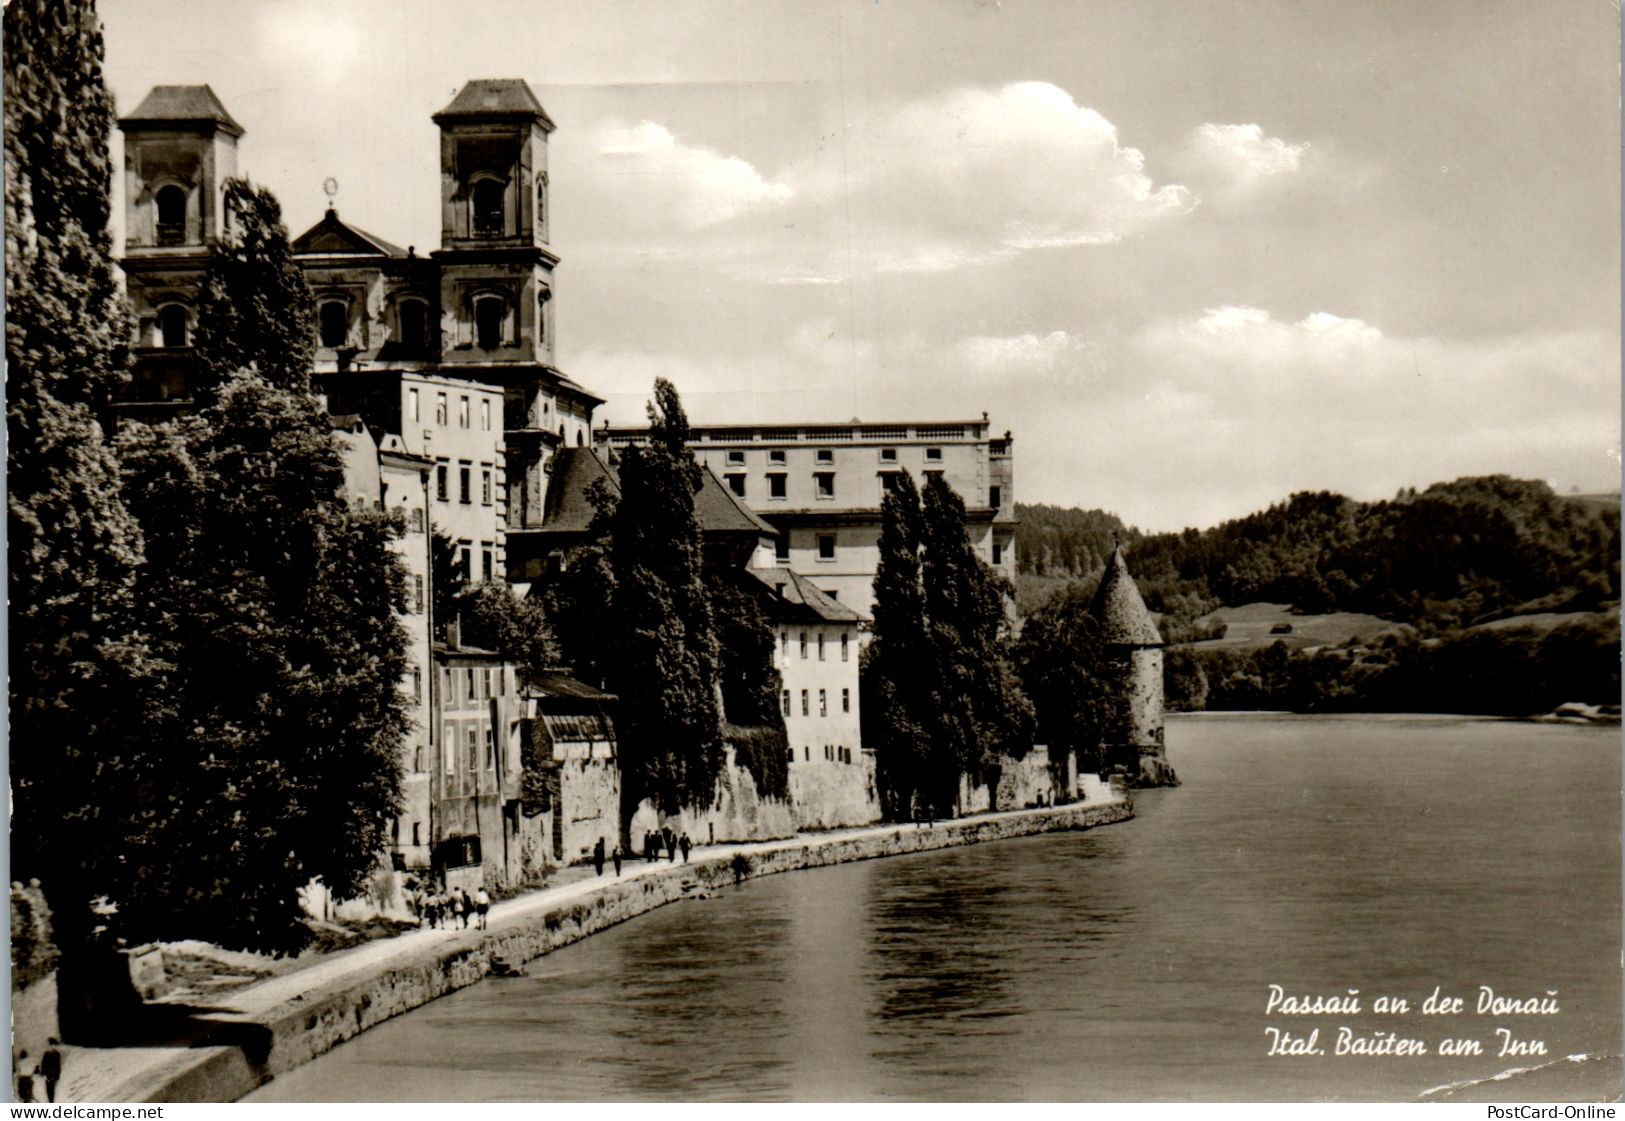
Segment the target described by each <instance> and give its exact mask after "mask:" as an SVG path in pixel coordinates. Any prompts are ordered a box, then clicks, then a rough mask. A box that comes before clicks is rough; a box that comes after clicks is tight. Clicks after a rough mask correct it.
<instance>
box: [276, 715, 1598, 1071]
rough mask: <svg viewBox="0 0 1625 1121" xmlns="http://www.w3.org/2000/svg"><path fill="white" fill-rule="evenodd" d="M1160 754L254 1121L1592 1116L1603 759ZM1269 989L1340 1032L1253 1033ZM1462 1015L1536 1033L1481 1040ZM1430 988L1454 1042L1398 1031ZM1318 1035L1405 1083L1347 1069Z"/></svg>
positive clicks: (1251, 736) (534, 994) (830, 882)
mask: <svg viewBox="0 0 1625 1121" xmlns="http://www.w3.org/2000/svg"><path fill="white" fill-rule="evenodd" d="M1168 753H1169V758H1170V761H1171V762H1172V763H1173V764H1174V766H1175V767H1176V768H1177V769H1178V771H1179V774H1180V777H1181V778H1182V779H1183V780H1184V782H1185V785H1184V786H1183V787H1180V788H1178V789H1174V790H1157V791H1143V792H1140V793H1139V794H1138V795H1137V799H1136V810H1137V817H1136V818H1135V820H1133V821H1131V822H1126V823H1123V824H1119V825H1113V826H1109V827H1105V828H1101V829H1096V830H1093V831H1090V832H1086V833H1079V834H1054V835H1049V836H1043V837H1033V838H1024V839H1019V840H1012V841H1003V842H998V843H993V844H985V845H979V846H974V847H970V848H963V849H954V850H949V851H946V852H940V853H924V854H918V855H915V856H906V857H895V858H890V859H886V860H878V861H870V862H866V863H860V864H850V865H843V866H840V867H836V868H826V869H818V870H813V871H806V872H796V873H793V874H789V875H781V876H772V877H767V878H764V879H761V880H757V881H752V882H749V883H746V884H744V885H743V886H741V887H739V888H736V889H730V890H727V891H724V892H721V893H719V894H718V895H717V896H715V897H713V898H711V899H709V900H703V901H688V902H682V903H677V904H674V905H672V906H670V907H666V908H663V909H662V910H659V911H656V912H654V913H652V914H649V915H646V916H643V917H641V918H638V919H636V920H633V921H632V922H629V923H625V924H623V925H621V926H618V927H616V928H614V929H611V930H609V931H606V932H604V933H601V934H598V935H595V936H593V937H592V938H589V939H587V940H586V941H584V942H582V943H579V944H577V945H575V946H571V947H568V948H566V949H564V950H561V951H559V952H558V953H555V954H552V955H549V956H548V957H545V958H541V959H539V960H537V961H535V962H532V963H531V964H530V975H529V976H528V977H523V978H517V979H511V980H488V981H484V982H481V983H480V984H478V985H475V986H473V987H472V988H469V989H465V990H463V991H462V992H459V993H456V994H453V995H451V996H448V997H445V998H442V999H440V1000H437V1001H434V1002H432V1003H430V1004H428V1005H426V1006H424V1007H423V1008H420V1009H418V1010H416V1011H414V1012H411V1013H408V1014H407V1015H405V1016H402V1017H400V1018H398V1019H396V1020H393V1021H391V1022H389V1023H386V1024H383V1025H381V1026H379V1027H377V1028H375V1029H373V1030H372V1031H369V1032H367V1033H365V1034H363V1035H361V1036H359V1037H357V1038H356V1039H355V1040H352V1041H351V1042H349V1043H346V1044H344V1045H342V1046H340V1047H338V1048H337V1049H335V1050H334V1051H333V1052H331V1053H330V1054H328V1055H326V1056H323V1057H322V1058H319V1059H317V1060H316V1061H315V1062H313V1063H311V1064H310V1065H308V1066H306V1067H303V1068H301V1069H299V1070H295V1071H292V1072H290V1073H288V1074H285V1075H283V1076H281V1077H279V1078H278V1079H276V1080H275V1081H274V1082H272V1083H270V1084H268V1085H267V1086H265V1087H263V1088H261V1089H260V1090H259V1091H257V1092H256V1093H255V1094H254V1095H253V1096H252V1098H251V1099H250V1100H259V1101H433V1100H448V1101H533V1100H647V1099H659V1100H711V1099H718V1100H768V1101H776V1100H846V1099H893V1100H1104V1101H1139V1100H1145V1101H1151V1100H1208V1101H1219V1100H1317V1101H1323V1100H1348V1099H1352V1100H1411V1099H1415V1098H1416V1097H1418V1096H1419V1095H1421V1094H1422V1093H1423V1092H1425V1091H1427V1090H1429V1089H1430V1088H1434V1087H1438V1086H1441V1085H1443V1084H1447V1083H1454V1082H1463V1081H1469V1080H1473V1079H1482V1078H1486V1077H1489V1076H1492V1075H1495V1074H1497V1073H1499V1072H1503V1071H1507V1070H1509V1069H1514V1068H1532V1067H1541V1066H1542V1065H1543V1064H1547V1063H1550V1062H1551V1061H1552V1060H1553V1059H1562V1058H1563V1057H1564V1056H1569V1055H1575V1054H1587V1055H1592V1056H1602V1057H1601V1058H1599V1059H1593V1060H1591V1061H1589V1062H1586V1063H1558V1064H1557V1066H1556V1067H1549V1068H1546V1069H1544V1070H1542V1071H1537V1072H1536V1073H1534V1074H1531V1075H1527V1076H1521V1077H1524V1078H1527V1079H1529V1080H1530V1081H1529V1082H1528V1083H1526V1084H1525V1086H1524V1089H1525V1090H1527V1091H1528V1093H1525V1092H1522V1091H1520V1090H1516V1089H1513V1087H1516V1086H1517V1085H1518V1082H1517V1081H1516V1080H1514V1081H1513V1082H1511V1083H1508V1082H1505V1081H1503V1082H1501V1083H1497V1084H1495V1090H1494V1092H1493V1093H1492V1094H1491V1095H1490V1097H1491V1098H1492V1099H1494V1100H1505V1099H1508V1098H1519V1097H1545V1098H1547V1099H1551V1098H1556V1097H1567V1096H1569V1095H1576V1096H1581V1097H1584V1096H1588V1095H1596V1094H1604V1095H1607V1096H1614V1095H1617V1093H1618V1087H1619V1078H1620V1066H1619V1060H1618V1056H1619V1053H1620V992H1621V973H1620V872H1621V869H1620V778H1621V775H1620V756H1621V752H1620V737H1619V731H1618V729H1609V728H1589V727H1570V726H1552V725H1536V724H1522V723H1512V722H1500V721H1489V720H1469V719H1461V718H1453V717H1370V716H1365V717H1348V718H1337V717H1296V716H1260V715H1203V716H1196V717H1183V718H1174V719H1171V720H1170V721H1169V727H1168ZM1272 984H1275V985H1280V986H1281V987H1282V989H1283V991H1284V992H1285V993H1287V994H1289V995H1300V996H1301V995H1313V994H1321V993H1330V994H1340V995H1347V990H1348V989H1351V988H1354V989H1358V990H1360V992H1359V998H1360V1002H1361V1005H1360V1008H1361V1010H1360V1012H1359V1013H1358V1014H1348V1013H1343V1014H1334V1015H1321V1016H1285V1015H1281V1014H1280V1013H1279V1012H1278V1011H1277V1012H1274V1013H1270V1014H1266V1001H1267V998H1268V996H1269V991H1270V990H1269V987H1270V985H1272ZM1481 985H1487V986H1489V987H1491V988H1492V989H1493V990H1494V992H1495V994H1497V995H1500V996H1509V997H1517V998H1520V999H1521V998H1526V997H1544V996H1545V995H1546V993H1547V990H1555V992H1556V994H1557V995H1556V997H1555V998H1554V999H1555V1000H1556V1002H1557V1004H1558V1006H1559V1008H1560V1011H1558V1012H1557V1013H1556V1014H1555V1015H1544V1016H1538V1015H1512V1014H1504V1013H1503V1014H1493V1013H1490V1014H1485V1015H1478V1014H1477V1013H1476V1012H1475V1009H1476V1001H1477V999H1478V998H1479V995H1480V992H1479V986H1481ZM1435 986H1439V987H1440V988H1441V990H1442V992H1441V995H1443V996H1448V995H1457V996H1461V997H1464V998H1466V1000H1465V1005H1464V1010H1463V1012H1462V1013H1460V1014H1455V1015H1430V1016H1423V1015H1421V1014H1420V1005H1421V1002H1422V1000H1423V999H1424V998H1425V997H1427V996H1429V995H1430V994H1432V992H1433V989H1434V987H1435ZM1381 995H1389V996H1397V997H1403V998H1406V999H1408V1000H1409V1001H1410V1006H1411V1007H1410V1012H1409V1013H1406V1014H1393V1013H1390V1012H1380V1013H1379V1012H1377V1011H1376V1010H1375V1008H1374V1001H1375V999H1376V998H1377V997H1378V996H1381ZM1267 1027H1275V1028H1278V1029H1285V1030H1288V1031H1291V1032H1293V1033H1294V1034H1295V1035H1307V1034H1308V1033H1309V1031H1310V1030H1312V1029H1314V1028H1316V1027H1318V1028H1319V1029H1320V1035H1319V1037H1318V1040H1317V1046H1318V1047H1320V1048H1321V1049H1323V1050H1324V1051H1325V1052H1326V1054H1324V1055H1308V1056H1293V1055H1281V1056H1273V1057H1272V1056H1270V1055H1269V1054H1268V1051H1269V1047H1270V1042H1271V1037H1270V1035H1269V1034H1268V1033H1267V1032H1266V1030H1265V1029H1266V1028H1267ZM1340 1027H1347V1028H1349V1029H1350V1030H1351V1031H1352V1032H1353V1033H1354V1037H1355V1038H1359V1039H1369V1038H1372V1037H1373V1036H1377V1035H1379V1034H1382V1033H1387V1032H1394V1033H1396V1035H1398V1036H1399V1037H1401V1038H1414V1039H1419V1040H1421V1041H1423V1043H1424V1044H1425V1045H1426V1047H1427V1052H1428V1053H1427V1054H1425V1055H1420V1056H1408V1057H1397V1056H1392V1055H1388V1056H1377V1055H1341V1056H1339V1055H1337V1054H1335V1053H1334V1051H1335V1045H1336V1040H1337V1033H1338V1029H1339V1028H1340ZM1496 1027H1505V1028H1507V1029H1508V1030H1510V1031H1511V1032H1512V1034H1513V1036H1514V1037H1515V1038H1517V1039H1519V1040H1531V1041H1532V1040H1538V1041H1540V1042H1542V1043H1543V1044H1544V1046H1545V1049H1546V1052H1547V1053H1546V1055H1545V1056H1539V1055H1534V1056H1522V1055H1500V1054H1498V1051H1499V1050H1500V1048H1501V1038H1500V1037H1499V1036H1498V1035H1496V1034H1495V1030H1494V1029H1495V1028H1496ZM1446 1038H1454V1039H1462V1038H1469V1039H1476V1040H1479V1041H1481V1042H1482V1044H1483V1054H1481V1055H1478V1056H1468V1057H1460V1056H1443V1055H1439V1054H1437V1050H1438V1044H1439V1042H1440V1041H1441V1040H1443V1039H1446ZM1542 1079H1545V1081H1541V1080H1542ZM1537 1087H1538V1089H1537ZM1465 1092H1466V1093H1469V1094H1470V1093H1471V1092H1472V1091H1471V1090H1468V1091H1465Z"/></svg>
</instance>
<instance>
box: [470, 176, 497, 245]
mask: <svg viewBox="0 0 1625 1121" xmlns="http://www.w3.org/2000/svg"><path fill="white" fill-rule="evenodd" d="M502 194H503V191H502V184H501V183H500V182H498V181H497V180H495V179H481V180H480V181H479V182H478V183H475V184H474V190H473V193H472V200H471V201H472V203H473V210H474V236H475V237H501V236H502V233H503V229H502V227H503V221H502V219H503V214H502V210H503V207H502Z"/></svg>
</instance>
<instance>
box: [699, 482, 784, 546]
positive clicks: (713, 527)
mask: <svg viewBox="0 0 1625 1121" xmlns="http://www.w3.org/2000/svg"><path fill="white" fill-rule="evenodd" d="M703 470H704V471H705V479H704V481H703V482H702V483H701V484H700V490H699V493H698V494H696V495H695V496H694V516H695V517H696V518H698V519H699V522H700V529H701V530H702V531H703V532H705V533H748V534H750V535H751V536H752V537H761V536H764V535H765V536H767V537H777V536H778V535H779V531H778V530H776V529H774V528H773V527H772V526H770V525H768V524H767V523H766V522H764V521H763V520H762V519H761V518H759V517H757V516H756V513H755V512H754V511H753V510H751V508H750V507H748V506H746V505H745V504H744V503H743V502H741V501H739V496H738V495H736V494H734V492H733V491H731V490H729V489H728V487H727V485H726V484H725V483H723V481H722V480H721V479H719V478H717V477H716V475H715V474H714V473H713V472H712V470H711V468H709V467H705V468H704V469H703Z"/></svg>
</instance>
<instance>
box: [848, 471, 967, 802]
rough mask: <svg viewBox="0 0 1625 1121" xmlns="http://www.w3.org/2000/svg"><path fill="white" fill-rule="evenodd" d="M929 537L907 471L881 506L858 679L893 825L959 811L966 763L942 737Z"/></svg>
mask: <svg viewBox="0 0 1625 1121" xmlns="http://www.w3.org/2000/svg"><path fill="white" fill-rule="evenodd" d="M923 533H924V517H923V515H922V513H921V510H920V495H919V491H917V490H916V489H915V487H914V480H913V479H912V478H911V477H910V476H909V475H907V474H906V473H905V474H899V475H898V476H897V483H896V485H895V486H894V487H892V488H891V489H890V490H889V491H888V492H887V494H886V496H885V498H884V499H882V501H881V504H880V559H879V562H878V564H877V566H876V568H875V584H874V587H875V605H874V624H873V629H872V634H871V636H870V639H869V644H868V646H866V647H865V648H864V651H863V656H862V659H861V661H860V663H859V679H858V680H859V688H860V692H861V698H862V700H861V704H860V706H859V707H860V712H861V719H862V722H863V742H864V744H865V746H868V747H872V748H873V749H874V752H875V786H876V790H877V793H878V794H879V797H880V810H881V813H882V814H883V815H884V816H885V818H886V819H887V820H889V821H907V820H909V819H910V818H912V817H913V816H914V814H915V813H916V812H918V811H920V810H924V809H926V808H927V807H942V808H946V807H948V806H952V805H953V804H954V803H955V801H956V800H957V798H958V792H959V774H960V770H959V760H958V759H957V758H956V757H955V756H954V755H953V754H952V748H951V747H950V746H948V745H946V744H944V742H943V741H942V740H941V739H940V738H939V736H938V732H939V727H938V725H939V716H940V713H941V712H942V698H943V691H944V690H943V682H942V673H941V667H940V666H939V665H938V663H937V657H936V651H935V648H934V646H933V644H932V641H931V632H930V624H929V621H928V619H927V617H926V610H925V589H924V588H923V587H922V586H921V583H920V543H921V537H922V535H923Z"/></svg>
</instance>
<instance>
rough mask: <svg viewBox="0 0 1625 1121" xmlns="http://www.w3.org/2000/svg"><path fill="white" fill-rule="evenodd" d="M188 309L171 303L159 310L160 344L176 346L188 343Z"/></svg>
mask: <svg viewBox="0 0 1625 1121" xmlns="http://www.w3.org/2000/svg"><path fill="white" fill-rule="evenodd" d="M186 319H187V316H186V309H185V308H184V307H182V306H181V305H180V304H170V305H168V306H167V307H164V308H161V309H159V312H158V345H160V346H168V347H176V346H185V345H186V327H187V323H186Z"/></svg>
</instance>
